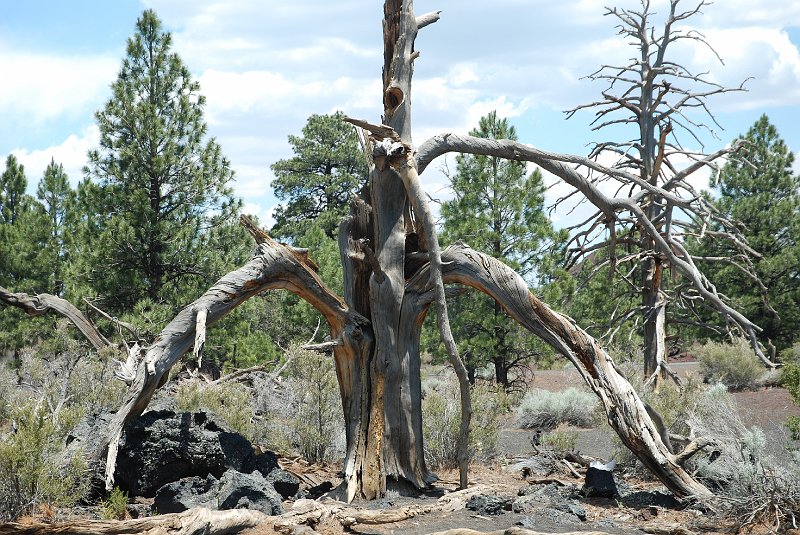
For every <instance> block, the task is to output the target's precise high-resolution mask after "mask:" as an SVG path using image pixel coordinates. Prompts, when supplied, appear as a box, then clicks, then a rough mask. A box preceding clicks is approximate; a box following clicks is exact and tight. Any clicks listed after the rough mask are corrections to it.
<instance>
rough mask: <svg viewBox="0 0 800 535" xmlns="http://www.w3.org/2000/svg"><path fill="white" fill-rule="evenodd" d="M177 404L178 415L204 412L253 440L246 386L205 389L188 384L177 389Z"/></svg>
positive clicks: (230, 383) (233, 383)
mask: <svg viewBox="0 0 800 535" xmlns="http://www.w3.org/2000/svg"><path fill="white" fill-rule="evenodd" d="M175 401H176V404H177V408H178V410H179V411H186V412H192V411H196V410H199V409H201V408H202V409H206V410H209V411H211V412H213V413H214V414H216V415H217V416H219V417H220V418H222V419H223V420H225V422H226V423H227V424H228V425H229V426H230V427H231V429H233V430H234V431H238V432H239V433H241V434H242V435H244V436H245V437H247V438H248V439H249V440H252V439H253V436H254V427H253V408H252V407H251V402H250V391H249V390H248V389H247V387H246V386H244V385H242V384H239V383H235V382H227V383H221V384H218V385H208V384H203V383H199V382H197V381H189V382H185V383H182V384H180V385H178V392H177V395H176V400H175Z"/></svg>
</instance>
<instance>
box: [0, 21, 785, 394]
mask: <svg viewBox="0 0 800 535" xmlns="http://www.w3.org/2000/svg"><path fill="white" fill-rule="evenodd" d="M204 106H205V99H204V97H203V96H202V88H200V87H199V84H198V83H197V82H196V81H195V80H193V78H192V76H191V74H190V71H189V69H188V67H187V66H186V65H184V63H183V62H182V60H181V59H180V57H179V56H178V55H177V54H176V53H175V52H174V50H173V48H172V39H171V36H170V34H169V33H168V32H166V31H165V30H164V28H163V27H162V24H161V22H160V21H159V19H158V18H157V16H156V14H155V13H154V12H153V11H149V10H148V11H145V12H144V13H143V15H142V16H141V17H140V19H139V20H138V21H137V23H136V31H135V34H134V35H133V37H131V38H130V39H129V41H128V45H127V51H126V55H125V57H124V59H123V60H122V64H121V67H120V70H119V74H118V76H117V79H116V80H115V81H113V83H112V84H111V97H110V98H109V100H108V101H107V102H106V104H105V105H104V107H103V108H102V109H101V110H99V111H98V112H97V113H96V116H95V117H96V121H97V124H98V127H99V130H100V144H99V146H98V147H97V148H95V149H93V150H91V151H90V152H89V153H88V155H87V162H86V167H85V168H84V174H83V176H81V177H68V176H66V174H65V172H64V168H63V166H62V165H61V164H60V163H59V162H56V161H51V162H50V164H49V165H48V166H47V169H46V170H45V172H44V174H43V176H41V177H31V176H28V175H27V174H26V171H25V168H24V166H23V165H22V164H21V163H20V162H19V161H18V160H17V158H16V157H15V156H13V155H9V156H8V157H7V158H6V160H5V168H4V171H3V172H2V175H1V176H0V286H3V287H5V288H8V289H9V290H12V291H14V292H27V293H31V294H33V293H41V292H47V293H51V294H54V295H57V296H60V297H63V298H65V299H67V300H69V301H71V302H72V303H74V304H76V305H77V306H79V307H82V308H90V307H92V306H94V307H97V308H99V309H101V310H103V311H105V312H106V313H107V314H109V315H110V316H112V317H117V318H119V319H121V320H123V321H125V322H128V323H131V324H133V325H135V326H136V328H137V329H138V330H139V331H140V332H141V333H142V335H143V336H146V335H147V334H155V333H157V332H158V331H159V330H160V329H161V328H162V327H163V326H164V325H165V324H166V323H167V322H168V321H169V319H170V318H171V317H172V316H173V315H174V314H175V313H176V312H177V311H178V310H180V308H181V307H183V306H185V305H186V304H187V303H190V302H191V301H192V300H194V299H195V298H196V297H197V296H198V295H200V294H201V293H202V292H203V291H204V290H205V289H206V288H208V287H209V286H210V285H211V284H213V282H214V281H215V280H217V279H218V278H219V277H220V276H221V275H223V274H224V273H226V272H227V271H229V270H231V269H232V268H233V267H235V266H238V265H241V264H242V263H243V262H244V261H245V260H246V259H247V258H249V256H250V254H251V250H252V242H251V240H250V238H249V237H248V236H247V235H246V233H245V232H244V231H243V230H242V229H241V228H240V226H239V224H238V217H239V215H240V214H241V211H242V201H241V199H238V198H237V197H236V196H235V195H234V193H233V189H232V187H233V183H234V180H235V176H234V173H233V169H232V167H231V164H230V162H229V161H228V159H227V158H226V157H225V156H224V153H223V149H222V147H221V146H220V145H219V144H218V143H217V142H216V141H215V140H214V139H213V138H212V137H210V136H209V135H208V128H207V125H206V123H205V121H204V119H203V111H204ZM343 118H344V116H343V114H342V113H334V114H328V115H316V114H315V115H311V116H310V117H309V119H308V121H307V123H306V125H305V127H304V128H303V129H302V131H301V132H300V133H299V135H289V143H290V145H291V148H292V153H293V154H291V155H287V158H285V159H282V160H280V161H277V162H264V165H265V167H266V166H267V165H271V169H272V171H273V173H274V175H275V179H274V181H273V182H272V188H273V190H274V192H275V196H276V197H277V198H278V199H279V201H280V204H279V206H278V207H277V209H276V210H275V224H274V226H273V227H272V229H271V234H272V235H273V236H275V237H276V238H278V239H280V240H283V241H286V242H289V243H291V244H292V245H295V246H297V247H304V248H309V249H310V250H311V251H312V252H313V259H314V261H315V262H316V264H317V265H318V266H319V274H320V276H321V277H322V279H324V280H325V281H327V282H328V283H329V284H330V285H331V287H332V289H334V290H336V291H339V290H340V288H341V284H342V282H341V278H342V271H341V265H340V259H339V247H338V244H337V242H336V238H335V237H336V234H337V228H338V225H339V221H340V219H341V218H342V217H343V216H344V215H345V214H347V213H349V210H350V207H349V202H350V198H351V196H352V195H353V194H354V193H356V192H362V191H363V190H364V189H365V188H366V187H367V181H368V165H367V159H366V157H365V154H364V151H363V149H362V146H361V144H360V142H359V138H358V135H357V133H356V131H355V129H354V128H353V127H352V126H350V125H349V124H347V123H346V122H345V121H344V120H343ZM470 134H471V135H472V136H476V137H480V138H487V139H511V140H516V139H517V134H516V131H515V128H514V126H513V125H512V124H511V123H510V122H509V121H508V120H507V119H503V118H501V117H498V115H497V114H496V112H492V113H490V114H488V115H487V116H485V117H483V118H481V120H480V122H479V124H478V125H476V128H475V129H474V130H473V131H472V132H471V133H470ZM740 139H742V140H743V141H744V149H743V150H742V151H740V152H739V153H737V154H736V155H735V156H733V157H731V158H730V159H729V160H728V161H727V163H726V164H725V166H724V167H723V169H722V170H721V172H720V173H719V175H718V176H716V177H714V178H713V179H712V183H710V184H709V190H708V191H709V193H708V194H707V195H708V196H709V200H710V201H713V202H714V203H715V205H716V207H717V210H719V212H720V213H722V214H724V215H725V216H727V217H728V218H729V219H730V220H732V221H735V222H736V224H737V225H738V226H739V230H740V231H741V233H742V235H743V236H744V237H745V238H746V240H747V244H748V246H749V247H750V248H751V249H752V250H753V252H754V256H753V258H755V260H751V259H744V258H740V256H739V254H740V253H739V251H738V250H734V249H732V248H730V247H729V246H728V245H727V244H726V242H724V241H720V240H715V239H714V233H715V231H718V230H720V229H715V228H693V229H688V231H687V235H688V236H690V238H689V239H688V243H687V247H688V248H689V249H690V251H691V252H692V254H693V255H694V257H695V258H696V260H697V262H698V263H701V264H703V265H704V273H705V274H706V275H707V276H708V278H709V280H711V281H712V283H713V284H714V285H715V286H716V288H717V290H718V291H719V292H720V293H721V294H722V295H724V296H726V297H727V298H728V299H729V300H730V301H731V302H733V303H734V305H735V308H737V309H738V310H742V311H743V312H744V314H745V315H746V316H747V317H748V318H749V319H750V320H752V321H753V322H754V323H755V324H757V325H759V326H760V327H762V328H763V332H762V333H761V336H762V342H763V343H764V344H765V345H767V346H770V347H774V350H775V352H776V353H779V352H780V351H781V350H784V349H786V348H789V347H791V346H792V345H793V344H795V343H797V342H798V341H800V338H798V336H800V335H798V334H797V333H798V330H800V313H798V309H799V308H798V305H800V270H799V269H798V265H800V243H799V242H800V177H798V176H797V175H796V174H795V173H794V171H793V167H792V166H793V163H794V162H793V158H794V156H793V154H792V153H791V151H790V150H789V148H788V147H787V146H786V144H785V143H784V142H783V141H782V140H781V138H780V134H779V132H778V131H777V130H776V128H775V127H774V126H773V125H772V124H771V123H770V121H769V119H768V118H767V117H766V116H762V117H761V118H760V119H758V121H757V122H756V123H755V124H754V125H753V126H752V128H750V130H749V131H748V132H747V133H745V134H743V135H742V136H740ZM455 161H456V167H455V171H454V172H453V173H452V174H450V175H449V176H448V179H449V182H450V187H451V189H452V197H451V198H449V199H448V200H446V201H444V202H443V203H442V204H441V212H440V213H441V221H440V228H441V233H442V237H443V241H444V242H447V243H450V242H452V241H455V240H457V239H462V240H465V241H466V242H467V243H468V244H469V245H471V246H472V247H473V248H475V249H477V250H480V251H484V252H486V253H488V254H490V255H491V256H493V257H495V258H499V259H502V260H503V261H504V262H505V263H506V264H508V265H509V266H511V267H513V268H514V269H515V270H516V271H517V272H518V273H520V274H522V275H523V276H524V277H526V280H527V281H528V283H529V284H530V286H531V288H533V289H534V290H535V291H536V292H538V293H543V294H545V295H546V296H547V300H548V301H549V302H551V303H553V304H555V305H556V306H558V304H559V303H560V308H561V309H562V310H563V311H564V312H566V313H567V314H568V315H571V316H573V317H577V318H580V322H581V324H582V325H585V326H587V327H589V331H590V332H591V334H593V335H596V336H601V335H603V334H604V332H605V331H604V329H602V328H601V326H602V325H604V323H605V320H606V319H607V317H608V316H609V314H611V311H610V310H609V307H610V306H611V305H610V301H609V294H610V293H613V289H609V287H608V280H609V278H608V277H607V275H606V274H605V273H604V271H603V270H602V269H594V266H593V264H592V261H590V260H587V261H586V262H584V263H583V264H582V265H581V266H577V267H573V268H571V269H570V270H569V271H567V270H565V269H564V247H565V243H566V241H567V238H568V237H567V233H566V231H564V230H560V229H556V228H554V226H553V225H552V223H551V221H550V219H549V217H548V214H547V212H546V209H545V206H544V191H545V190H544V184H543V178H542V174H541V172H540V171H539V170H533V171H530V169H528V168H527V167H526V165H525V164H524V163H522V162H514V161H509V160H504V159H502V158H499V157H490V156H480V155H459V156H457V157H456V160H455ZM33 181H36V182H35V189H34V188H32V185H33V183H34V182H33ZM71 184H77V185H76V186H75V187H73V186H72V185H71ZM28 191H35V193H34V194H29V193H28ZM748 262H752V267H753V269H754V271H755V273H756V274H757V275H758V282H756V281H754V280H753V279H751V278H749V277H748V275H746V274H745V271H743V270H742V269H740V268H741V267H742V266H743V265H744V264H747V263H748ZM705 263H707V264H708V266H705ZM748 265H749V264H748ZM451 306H452V307H453V314H452V317H453V330H454V334H455V335H456V339H457V340H458V342H459V346H460V347H459V349H460V352H461V354H462V355H464V357H465V360H466V363H467V368H468V370H469V371H470V374H471V377H472V378H473V379H474V378H475V377H476V375H477V374H481V373H482V374H484V375H485V376H486V377H487V378H490V379H492V380H494V381H496V382H498V383H500V384H502V385H504V386H506V387H510V386H511V385H512V383H513V380H514V377H516V373H517V372H516V370H517V369H518V368H519V367H520V366H523V367H524V366H525V365H528V364H531V363H532V362H534V361H536V360H537V359H539V360H541V361H542V362H545V361H546V360H547V358H548V355H547V354H546V352H545V350H544V349H543V348H542V347H541V345H540V344H539V343H538V342H537V341H536V340H535V339H534V337H533V336H532V335H530V333H528V332H527V331H524V330H523V329H521V328H520V327H518V326H516V325H515V324H513V323H512V322H511V321H509V319H508V318H507V315H506V313H505V312H504V311H503V309H502V308H501V307H500V306H499V305H498V304H497V303H495V302H494V301H493V300H492V299H491V298H489V297H487V296H485V295H483V294H480V295H478V294H475V293H461V294H458V295H456V296H454V297H453V298H452V305H451ZM690 320H696V321H690ZM54 321H56V318H52V317H42V318H36V319H35V320H31V319H28V318H24V319H23V313H22V312H21V311H19V310H18V309H16V308H13V307H3V308H0V350H1V351H3V352H4V353H9V352H10V353H13V352H15V351H17V350H19V349H20V348H22V347H25V346H27V345H32V344H35V343H36V342H37V341H38V340H41V339H43V338H46V337H48V336H50V335H51V334H52V333H53V332H55V330H54V329H53V322H54ZM99 321H102V320H99ZM724 321H725V319H724V318H722V317H720V316H719V315H718V314H711V313H708V314H705V315H704V314H703V313H700V315H698V316H697V317H696V318H682V319H678V320H676V321H675V323H674V324H672V325H668V334H670V335H673V336H674V337H675V338H680V339H681V340H682V342H683V343H684V344H685V345H688V344H689V343H690V342H692V341H694V340H703V339H705V338H709V337H711V338H722V337H724V335H722V334H721V333H722V331H723V329H722V327H724V325H723V323H724ZM317 324H318V317H317V315H316V313H315V312H314V311H313V309H312V308H311V307H310V306H308V305H307V304H305V303H304V302H302V301H300V300H299V299H297V298H296V297H294V296H292V295H288V294H285V293H276V294H274V295H273V294H271V293H268V294H264V295H263V296H261V297H260V298H259V299H254V300H251V301H248V302H246V303H245V304H243V305H242V306H241V307H240V308H238V309H237V310H236V311H235V312H234V313H233V314H231V315H230V316H229V317H227V318H226V319H225V320H223V322H222V323H221V324H220V326H218V327H215V328H214V330H213V332H212V334H211V335H210V336H209V341H208V343H207V345H206V355H207V356H208V358H209V359H210V360H211V361H212V362H216V363H217V364H218V365H226V366H233V367H242V366H245V365H248V364H254V363H256V362H264V361H269V360H273V359H275V358H278V357H279V355H280V352H281V349H280V348H281V347H286V345H287V344H288V343H289V342H291V341H292V340H301V339H302V340H303V341H305V340H307V339H309V337H310V336H311V335H312V334H313V333H314V332H315V330H316V329H315V327H316V325H317ZM700 324H704V325H711V326H712V327H713V326H715V325H716V326H718V327H720V329H718V330H716V331H715V330H714V329H711V330H708V329H704V328H701V327H699V325H700ZM592 325H596V326H597V328H596V329H595V330H594V331H592V329H591V326H592ZM108 326H111V324H110V323H109V324H108ZM627 328H628V329H629V330H630V333H629V336H626V337H625V338H627V339H628V340H631V341H632V342H631V344H634V345H635V344H636V343H637V340H639V338H637V336H638V335H637V332H636V329H637V327H636V326H635V325H633V324H630V325H629V326H628V327H627ZM323 336H324V334H318V335H317V337H318V341H322V337H323ZM425 345H426V348H427V350H428V351H429V352H430V353H431V354H433V355H434V356H435V357H438V358H441V359H444V351H443V350H442V349H441V348H440V346H439V343H438V340H437V338H436V336H429V337H428V340H426V344H425Z"/></svg>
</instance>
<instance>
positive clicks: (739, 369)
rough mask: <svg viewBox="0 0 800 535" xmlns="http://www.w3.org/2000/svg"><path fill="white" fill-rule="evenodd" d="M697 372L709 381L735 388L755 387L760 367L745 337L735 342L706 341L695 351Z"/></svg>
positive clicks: (762, 367)
mask: <svg viewBox="0 0 800 535" xmlns="http://www.w3.org/2000/svg"><path fill="white" fill-rule="evenodd" d="M696 352H697V354H698V357H699V363H700V373H701V374H702V375H703V377H704V379H705V380H706V381H707V382H709V383H722V384H724V385H725V386H727V387H728V389H729V390H733V391H737V390H743V389H747V388H755V387H756V386H758V382H759V379H760V378H761V377H762V376H763V375H764V366H763V365H762V364H761V363H760V362H759V361H758V358H756V356H755V355H754V354H753V349H752V347H751V346H750V344H749V343H748V342H747V341H746V340H739V341H738V342H736V343H735V344H721V343H719V342H707V343H706V344H704V345H702V346H700V347H699V348H698V349H697V350H696Z"/></svg>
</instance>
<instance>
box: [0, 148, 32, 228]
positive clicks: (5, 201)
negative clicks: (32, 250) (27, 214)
mask: <svg viewBox="0 0 800 535" xmlns="http://www.w3.org/2000/svg"><path fill="white" fill-rule="evenodd" d="M27 186H28V179H27V178H26V177H25V166H23V165H21V164H20V163H19V162H18V161H17V157H16V156H14V155H13V154H9V155H8V158H6V169H5V171H3V174H2V175H0V223H4V224H10V225H13V224H14V223H15V222H16V221H17V219H18V218H19V215H20V213H21V212H22V211H23V210H24V209H25V208H26V198H25V188H26V187H27Z"/></svg>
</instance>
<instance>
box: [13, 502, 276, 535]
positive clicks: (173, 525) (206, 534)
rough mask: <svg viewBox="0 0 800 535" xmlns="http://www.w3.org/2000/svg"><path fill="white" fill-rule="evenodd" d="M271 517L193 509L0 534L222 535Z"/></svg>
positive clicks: (15, 526) (27, 527) (25, 526)
mask: <svg viewBox="0 0 800 535" xmlns="http://www.w3.org/2000/svg"><path fill="white" fill-rule="evenodd" d="M270 518H271V517H269V516H267V515H265V514H264V513H261V512H259V511H250V510H248V509H233V510H230V511H212V510H210V509H204V508H195V509H189V510H188V511H184V512H183V513H170V514H166V515H158V516H152V517H147V518H136V519H133V520H72V521H69V522H63V523H58V524H53V523H38V522H34V523H25V524H21V523H16V522H11V523H8V524H3V525H0V535H11V534H14V535H117V534H119V535H126V534H130V535H224V534H229V533H239V532H242V531H244V530H245V529H248V528H254V527H256V526H258V525H260V524H263V523H264V522H266V521H268V520H269V519H270Z"/></svg>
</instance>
